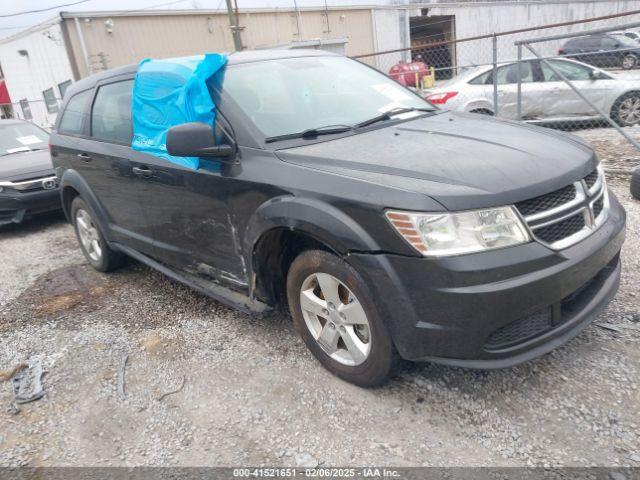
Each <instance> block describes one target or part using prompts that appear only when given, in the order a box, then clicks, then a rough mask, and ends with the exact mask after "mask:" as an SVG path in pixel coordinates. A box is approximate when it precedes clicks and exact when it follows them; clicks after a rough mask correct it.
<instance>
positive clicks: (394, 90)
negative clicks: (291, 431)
mask: <svg viewBox="0 0 640 480" xmlns="http://www.w3.org/2000/svg"><path fill="white" fill-rule="evenodd" d="M136 68H137V67H136V66H130V67H122V68H118V69H115V70H111V71H107V72H103V73H100V74H97V75H94V76H91V77H88V78H85V79H83V80H81V81H79V82H77V83H76V84H74V85H73V86H72V87H70V88H69V91H68V93H67V95H66V98H65V100H64V104H63V106H62V110H61V113H60V115H59V117H58V120H57V123H56V125H55V128H54V131H53V132H52V134H51V154H52V157H53V161H54V166H55V167H56V174H57V176H58V178H59V179H60V188H61V195H62V204H63V207H64V210H65V212H66V215H67V216H68V218H69V220H70V221H71V222H72V224H73V225H74V227H75V230H76V233H77V237H78V239H79V243H80V247H81V249H82V251H83V253H84V255H85V257H86V259H87V261H88V262H89V263H90V264H91V265H92V266H93V267H94V268H96V269H97V270H100V271H105V272H106V271H109V270H113V269H114V268H117V267H118V266H120V265H121V264H122V261H123V258H124V257H125V256H128V257H133V258H134V259H137V260H138V261H140V262H142V263H144V264H147V265H149V266H151V267H152V268H155V269H157V270H159V271H161V272H163V273H165V274H166V275H168V276H169V277H172V278H173V279H175V280H177V281H180V282H184V283H185V284H187V285H190V286H191V287H193V288H195V289H197V290H199V291H201V292H203V293H205V294H207V295H209V296H211V297H213V298H214V299H216V300H218V301H221V302H224V303H226V304H229V305H232V306H234V307H235V308H238V309H241V310H244V311H246V312H250V313H251V314H254V315H260V314H266V313H268V312H270V311H272V310H274V309H278V308H284V309H285V310H288V312H290V314H291V317H292V319H293V324H294V326H295V329H296V331H297V332H298V334H299V335H300V337H301V338H302V340H303V341H304V342H305V343H306V345H307V347H308V348H309V350H310V351H311V352H312V353H313V355H314V356H315V357H316V358H317V359H318V361H319V362H320V363H322V364H323V365H324V366H325V367H326V368H327V369H328V370H330V371H331V372H333V373H334V374H336V375H338V376H339V377H341V378H343V379H345V380H347V381H350V382H353V383H355V384H357V385H361V386H371V385H376V384H380V383H381V382H383V381H384V380H385V378H387V377H388V375H389V373H390V372H391V371H392V368H393V367H394V365H396V364H397V362H398V360H399V359H401V358H402V359H406V360H412V361H429V362H438V363H443V364H448V365H455V366H463V367H473V368H483V369H484V368H501V367H508V366H511V365H515V364H518V363H520V362H524V361H527V360H530V359H533V358H535V357H538V356H540V355H543V354H545V353H547V352H549V351H550V350H552V349H554V348H556V347H558V346H560V345H562V344H563V343H565V342H567V341H568V340H569V339H571V338H573V337H575V336H576V335H578V334H579V333H580V332H581V331H582V330H583V329H584V328H585V327H586V326H587V325H589V323H590V322H592V321H593V320H594V318H595V317H596V316H597V315H598V314H599V313H600V312H601V311H602V309H604V308H605V307H606V305H607V304H608V303H609V302H610V301H611V299H612V298H613V296H614V295H615V293H616V290H617V288H618V284H619V278H620V258H619V257H620V249H621V246H622V243H623V241H624V232H625V212H624V210H623V208H622V207H621V206H620V204H619V203H618V201H617V200H616V198H615V196H614V195H613V194H612V193H611V192H609V191H608V190H607V185H606V180H605V176H604V173H603V169H602V167H601V166H600V164H599V161H598V158H597V157H596V155H595V154H594V152H593V150H592V149H591V148H589V146H587V145H586V144H585V143H584V142H583V141H581V140H580V139H578V138H577V137H575V136H572V135H569V134H565V133H562V132H557V131H553V130H548V129H542V128H538V127H534V126H530V125H525V124H521V123H516V122H509V121H502V120H499V119H494V118H491V117H486V116H479V115H476V114H463V113H451V112H447V111H444V110H441V109H438V108H436V107H434V106H433V105H431V104H430V103H428V102H427V101H425V100H424V99H423V98H421V97H420V96H419V95H417V94H415V93H413V92H412V91H410V90H408V89H406V88H405V87H403V86H401V85H399V84H397V83H396V82H394V81H393V80H392V79H390V78H388V77H386V76H385V75H383V74H382V73H379V72H377V71H376V70H374V69H372V68H370V67H368V66H366V65H364V64H362V63H359V62H356V61H353V60H350V59H347V58H345V57H342V56H338V55H333V54H330V53H326V52H320V51H286V50H274V51H269V50H263V51H256V52H252V51H244V52H240V53H235V54H231V55H229V57H228V62H227V64H226V65H225V66H224V67H223V68H222V69H220V70H219V71H218V72H217V73H216V74H214V75H213V76H212V77H211V78H209V79H208V82H207V86H208V91H209V93H210V95H211V98H212V100H213V103H214V104H215V122H214V123H213V124H206V123H185V124H181V125H176V126H173V127H172V128H171V129H169V130H168V133H167V135H166V149H167V151H168V152H169V153H170V154H171V155H175V156H178V157H194V158H199V160H200V163H199V166H198V168H190V167H188V166H183V165H179V164H176V163H172V162H170V161H167V160H166V159H164V158H160V157H158V156H154V155H150V154H148V153H144V152H140V151H138V150H134V149H132V147H131V145H132V122H131V117H132V110H131V105H132V89H133V85H134V81H135V75H136Z"/></svg>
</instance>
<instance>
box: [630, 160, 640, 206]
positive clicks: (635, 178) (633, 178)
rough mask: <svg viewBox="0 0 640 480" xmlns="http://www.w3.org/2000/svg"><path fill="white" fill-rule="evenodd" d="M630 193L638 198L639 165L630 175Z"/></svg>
mask: <svg viewBox="0 0 640 480" xmlns="http://www.w3.org/2000/svg"><path fill="white" fill-rule="evenodd" d="M631 195H633V197H634V198H636V199H638V200H640V167H638V168H636V169H635V171H634V172H633V175H632V176H631Z"/></svg>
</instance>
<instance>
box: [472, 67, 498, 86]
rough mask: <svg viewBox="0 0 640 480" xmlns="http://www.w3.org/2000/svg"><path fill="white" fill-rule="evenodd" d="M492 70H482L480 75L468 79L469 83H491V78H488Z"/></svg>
mask: <svg viewBox="0 0 640 480" xmlns="http://www.w3.org/2000/svg"><path fill="white" fill-rule="evenodd" d="M492 72H493V71H492V70H489V71H488V72H484V73H483V74H481V75H478V76H477V77H475V78H473V79H471V80H469V83H470V84H471V85H486V84H487V83H491V80H489V79H490V78H492V77H491V73H492Z"/></svg>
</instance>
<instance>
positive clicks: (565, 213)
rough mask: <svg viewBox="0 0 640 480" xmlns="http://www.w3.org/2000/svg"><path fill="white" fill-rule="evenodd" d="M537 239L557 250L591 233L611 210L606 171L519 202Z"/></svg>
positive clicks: (598, 171)
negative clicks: (605, 176)
mask: <svg viewBox="0 0 640 480" xmlns="http://www.w3.org/2000/svg"><path fill="white" fill-rule="evenodd" d="M516 208H517V209H518V211H519V212H520V214H521V215H522V216H523V217H524V220H525V222H526V223H527V226H528V227H529V231H530V232H531V234H532V235H533V237H534V238H535V239H537V240H538V241H539V242H541V243H543V244H545V245H547V246H548V247H550V248H553V249H554V250H560V249H562V248H567V247H569V246H571V245H573V244H575V243H577V242H579V241H580V240H582V239H584V238H586V237H587V236H589V235H590V234H591V233H592V232H593V231H594V230H596V229H597V228H598V227H600V225H601V224H602V223H603V222H604V221H605V219H606V216H607V211H608V209H609V197H608V194H607V188H606V182H605V179H604V172H603V170H602V168H601V167H598V168H597V169H596V170H594V171H593V172H591V173H589V175H587V176H586V177H584V178H583V179H582V180H580V181H578V182H575V183H573V184H572V185H567V186H566V187H564V188H561V189H559V190H556V191H554V192H551V193H548V194H546V195H541V196H539V197H535V198H532V199H530V200H525V201H523V202H519V203H517V204H516Z"/></svg>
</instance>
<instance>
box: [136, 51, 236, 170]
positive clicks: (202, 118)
mask: <svg viewBox="0 0 640 480" xmlns="http://www.w3.org/2000/svg"><path fill="white" fill-rule="evenodd" d="M226 63H227V56H226V55H222V54H218V53H207V54H204V55H197V56H193V57H182V58H169V59H166V60H153V59H146V60H143V61H142V62H140V65H138V72H137V73H136V78H135V82H134V85H133V102H132V121H133V141H132V144H131V146H132V148H133V149H134V150H138V151H141V152H145V153H149V154H151V155H155V156H157V157H162V158H165V159H167V160H169V161H170V162H173V163H176V164H178V165H183V166H186V167H191V168H194V169H197V168H198V165H199V159H198V158H197V157H174V156H171V155H169V154H168V153H167V145H166V143H167V141H166V140H167V130H169V128H171V127H173V126H176V125H181V124H183V123H187V122H203V123H207V124H209V125H212V126H213V122H214V119H215V105H214V103H213V100H212V99H211V95H210V94H209V90H208V88H207V83H206V82H207V80H208V79H209V78H211V76H212V75H213V74H215V73H216V72H217V71H218V70H220V68H222V67H223V66H224V65H225V64H226Z"/></svg>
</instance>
